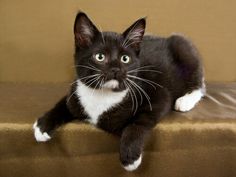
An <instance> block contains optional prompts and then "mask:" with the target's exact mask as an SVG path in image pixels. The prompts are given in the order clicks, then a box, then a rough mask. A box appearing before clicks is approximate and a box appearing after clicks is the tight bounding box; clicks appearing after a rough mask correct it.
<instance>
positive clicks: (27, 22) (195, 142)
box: [0, 0, 236, 177]
mask: <svg viewBox="0 0 236 177" xmlns="http://www.w3.org/2000/svg"><path fill="white" fill-rule="evenodd" d="M235 6H236V1H228V2H226V1H223V0H218V1H204V0H198V1H179V0H159V1H155V0H150V1H148V2H145V1H141V0H137V1H106V0H101V1H92V0H88V1H82V0H81V1H80V0H79V1H72V0H68V1H64V0H58V1H55V0H52V1H46V0H42V1H31V0H25V1H16V0H13V1H7V0H1V1H0V26H1V27H0V177H15V176H19V177H23V176H24V177H27V176H34V177H47V176H52V177H60V176H62V177H65V176H68V177H74V176H76V177H77V176H81V177H90V176H96V177H111V176H114V177H115V176H117V177H121V176H122V177H132V176H144V177H152V176H153V177H235V176H236V69H235V68H236V53H235V51H236V40H235V39H236V32H235V31H236V23H235V21H236V13H235ZM78 9H80V10H83V11H85V12H87V13H88V14H89V16H90V17H91V18H92V19H93V21H94V22H95V23H96V24H98V25H100V26H101V27H102V29H103V30H113V31H118V32H121V31H122V30H124V29H125V28H126V27H127V26H128V25H130V24H131V23H132V22H133V21H134V20H136V19H137V18H139V17H142V16H148V19H147V20H148V24H147V31H148V32H151V33H153V34H158V35H162V36H167V35H169V34H171V33H172V32H181V33H184V34H186V35H187V36H190V37H191V38H192V40H193V41H194V42H195V44H196V45H197V46H198V48H199V50H200V52H201V54H202V57H203V62H204V65H205V76H206V80H207V95H206V97H205V98H204V99H203V100H202V101H201V102H200V103H199V104H198V105H197V107H196V108H195V109H194V110H192V111H190V112H188V113H177V112H172V113H171V114H170V115H169V116H167V117H165V118H164V119H163V120H162V121H161V123H160V124H158V125H157V126H156V128H155V129H154V130H153V133H152V135H151V137H150V139H149V141H148V143H147V146H146V147H145V152H144V159H143V162H142V165H141V166H140V168H139V169H138V170H136V171H134V172H127V171H125V170H124V169H123V168H122V167H121V166H120V163H119V156H118V146H119V139H118V138H117V137H114V136H113V135H110V134H108V133H106V132H103V131H102V130H99V129H96V128H94V127H92V126H91V125H88V124H83V123H78V122H75V123H71V124H68V125H66V126H64V127H62V128H61V129H59V130H58V131H57V133H56V134H55V136H54V137H53V139H52V140H51V141H49V142H47V143H37V142H36V141H35V140H34V137H33V131H32V124H33V122H34V121H35V119H36V118H37V117H38V116H40V115H41V114H42V113H44V112H45V111H46V110H47V109H49V108H50V107H52V106H53V105H54V104H55V102H56V101H57V100H58V99H59V98H61V97H62V96H63V95H65V93H66V91H67V90H68V88H69V86H70V82H72V80H73V76H74V72H73V67H72V66H73V34H72V26H73V22H74V16H75V14H76V12H77V11H78Z"/></svg>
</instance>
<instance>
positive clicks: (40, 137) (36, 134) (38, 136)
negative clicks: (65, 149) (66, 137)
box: [33, 121, 51, 142]
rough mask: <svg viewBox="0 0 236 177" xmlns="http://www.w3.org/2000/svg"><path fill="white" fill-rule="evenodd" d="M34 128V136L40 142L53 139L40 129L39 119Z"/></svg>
mask: <svg viewBox="0 0 236 177" xmlns="http://www.w3.org/2000/svg"><path fill="white" fill-rule="evenodd" d="M33 129H34V137H35V139H36V141H38V142H45V141H48V140H50V139H51V137H50V136H49V135H48V133H47V132H42V131H41V130H40V126H39V125H38V121H36V122H35V123H34V125H33Z"/></svg>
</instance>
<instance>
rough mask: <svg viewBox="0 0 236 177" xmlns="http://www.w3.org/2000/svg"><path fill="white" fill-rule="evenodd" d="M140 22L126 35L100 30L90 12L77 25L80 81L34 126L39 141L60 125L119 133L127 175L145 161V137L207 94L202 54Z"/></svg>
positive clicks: (178, 38)
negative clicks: (77, 123) (77, 122)
mask: <svg viewBox="0 0 236 177" xmlns="http://www.w3.org/2000/svg"><path fill="white" fill-rule="evenodd" d="M145 24H146V22H145V19H144V18H141V19H139V20H137V21H136V22H135V23H134V24H133V25H131V26H130V27H129V28H128V29H127V30H125V31H124V32H123V33H122V34H118V33H115V32H101V31H99V30H98V29H97V28H96V26H95V25H94V24H93V23H92V22H91V21H90V19H89V18H88V17H87V15H86V14H84V13H82V12H80V13H78V14H77V16H76V19H75V24H74V36H75V55H74V60H75V68H76V73H77V78H76V80H75V82H74V84H73V85H72V86H71V89H70V92H69V93H68V95H67V96H65V97H63V98H62V99H61V100H60V101H59V102H58V103H57V104H56V105H55V107H54V108H52V109H51V110H50V111H48V112H47V113H46V114H44V115H43V116H42V117H40V118H39V119H38V120H37V121H36V122H35V124H34V135H35V138H36V140H37V141H40V142H41V141H47V140H49V139H50V138H51V135H52V134H53V132H54V131H55V129H56V128H58V127H59V126H61V125H63V124H65V123H67V122H70V121H73V120H82V121H87V122H89V123H91V124H93V125H95V126H96V127H99V128H101V129H103V130H106V131H108V132H110V133H113V134H117V135H119V136H120V137H121V139H120V161H121V163H122V164H123V166H124V168H125V169H126V170H128V171H132V170H135V169H136V168H137V167H138V166H139V165H140V163H141V160H142V151H143V146H144V142H145V139H146V137H147V136H148V134H149V133H150V131H151V129H152V128H153V127H155V125H156V124H157V123H158V121H159V120H160V118H161V117H163V116H164V115H166V114H167V113H168V112H170V111H171V110H172V109H175V110H177V111H181V112H185V111H189V110H191V109H192V108H193V107H194V106H195V105H196V104H197V103H198V102H199V101H200V99H201V98H202V97H203V95H204V90H205V88H204V81H203V72H202V65H201V62H200V57H199V54H198V52H197V50H196V48H195V47H194V46H193V44H192V43H191V42H190V41H189V40H187V39H186V38H185V37H183V36H179V35H172V36H170V37H168V38H160V37H156V36H143V35H144V31H145Z"/></svg>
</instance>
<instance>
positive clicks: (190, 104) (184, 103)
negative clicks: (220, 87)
mask: <svg viewBox="0 0 236 177" xmlns="http://www.w3.org/2000/svg"><path fill="white" fill-rule="evenodd" d="M203 96H204V91H203V89H202V88H200V89H196V90H193V91H192V92H190V93H186V94H185V95H184V96H182V97H180V98H178V99H177V100H176V101H175V110H176V111H181V112H187V111H190V110H191V109H192V108H194V106H195V105H196V104H197V103H198V102H199V101H200V100H201V98H202V97H203Z"/></svg>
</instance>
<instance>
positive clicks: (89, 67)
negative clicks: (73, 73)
mask: <svg viewBox="0 0 236 177" xmlns="http://www.w3.org/2000/svg"><path fill="white" fill-rule="evenodd" d="M75 67H82V68H87V69H91V70H94V71H99V72H101V70H99V69H95V68H92V67H91V66H86V65H75Z"/></svg>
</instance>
